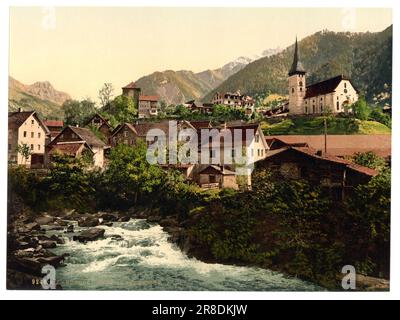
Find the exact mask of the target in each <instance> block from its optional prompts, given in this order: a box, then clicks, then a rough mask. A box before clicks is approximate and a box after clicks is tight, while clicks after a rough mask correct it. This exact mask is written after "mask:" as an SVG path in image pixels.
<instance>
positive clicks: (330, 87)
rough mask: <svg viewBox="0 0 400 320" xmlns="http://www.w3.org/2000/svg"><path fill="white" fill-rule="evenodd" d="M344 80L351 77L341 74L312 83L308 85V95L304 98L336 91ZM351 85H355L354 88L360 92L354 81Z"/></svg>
mask: <svg viewBox="0 0 400 320" xmlns="http://www.w3.org/2000/svg"><path fill="white" fill-rule="evenodd" d="M342 80H348V81H350V79H349V78H347V77H345V76H344V75H342V74H341V75H339V76H336V77H333V78H330V79H327V80H324V81H321V82H317V83H314V84H311V85H309V86H307V88H306V95H305V97H304V98H312V97H315V96H319V95H323V94H328V93H331V92H334V91H335V89H336V88H337V86H338V85H339V84H340V82H341V81H342ZM350 83H351V81H350ZM351 85H352V86H353V88H354V90H356V91H357V92H358V90H357V89H356V88H355V87H354V85H353V83H351Z"/></svg>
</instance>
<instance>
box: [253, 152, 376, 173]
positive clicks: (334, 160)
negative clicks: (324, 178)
mask: <svg viewBox="0 0 400 320" xmlns="http://www.w3.org/2000/svg"><path fill="white" fill-rule="evenodd" d="M285 152H298V153H301V154H303V155H305V156H306V157H310V158H313V159H317V160H320V161H326V162H330V163H333V164H336V165H339V166H343V167H345V168H347V169H350V170H353V171H356V172H359V173H361V174H364V175H367V176H370V177H374V176H376V175H377V174H378V171H376V170H374V169H370V168H368V167H364V166H360V165H358V164H355V163H353V162H351V161H348V160H344V159H341V158H338V157H335V156H333V155H330V154H324V155H318V154H317V153H316V150H315V149H313V148H310V147H291V146H287V147H283V148H280V149H276V150H270V151H268V152H267V154H266V157H265V159H264V160H268V159H271V158H273V157H276V156H277V155H279V154H282V153H285ZM261 161H263V160H261Z"/></svg>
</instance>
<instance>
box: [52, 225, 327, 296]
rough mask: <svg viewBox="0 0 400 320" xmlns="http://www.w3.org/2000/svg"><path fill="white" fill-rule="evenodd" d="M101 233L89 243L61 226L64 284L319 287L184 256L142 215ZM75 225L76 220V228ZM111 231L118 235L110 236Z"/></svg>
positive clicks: (268, 288)
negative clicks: (101, 236) (76, 237)
mask: <svg viewBox="0 0 400 320" xmlns="http://www.w3.org/2000/svg"><path fill="white" fill-rule="evenodd" d="M101 227H102V228H104V229H105V230H106V231H105V238H104V239H100V240H97V241H93V242H88V243H87V244H83V243H79V242H77V241H73V240H72V239H71V238H72V235H70V234H68V235H67V234H64V233H63V232H62V231H52V233H55V234H58V235H62V236H63V237H64V238H65V241H66V242H65V244H64V245H59V246H58V247H57V248H56V249H53V252H55V253H57V254H62V253H69V254H70V256H69V257H67V258H66V261H65V262H66V266H65V267H61V268H58V269H57V271H56V279H57V282H58V283H60V284H61V286H62V288H63V289H66V290H68V289H70V290H71V289H73V290H176V291H178V290H179V291H180V290H188V291H198V290H203V291H206V290H207V291H208V290H213V291H223V290H226V291H316V290H323V289H322V288H321V287H319V286H317V285H315V284H312V283H310V282H306V281H302V280H300V279H297V278H293V277H287V276H285V275H283V274H281V273H278V272H273V271H270V270H266V269H262V268H255V267H242V266H229V265H222V264H211V263H204V262H201V261H199V260H197V259H194V258H189V257H187V256H186V255H185V254H184V253H183V252H182V251H181V250H180V249H179V248H178V247H177V246H176V245H175V244H173V243H171V242H168V241H167V239H168V234H167V233H166V232H164V231H163V229H162V227H161V226H159V225H158V224H149V223H147V222H146V220H143V219H131V220H130V221H128V222H116V223H114V224H113V226H112V227H106V226H101ZM83 229H85V228H79V227H78V226H77V225H76V223H75V231H76V232H79V231H81V230H83ZM113 235H118V236H121V237H122V239H118V237H113Z"/></svg>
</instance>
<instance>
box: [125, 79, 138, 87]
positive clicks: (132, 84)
mask: <svg viewBox="0 0 400 320" xmlns="http://www.w3.org/2000/svg"><path fill="white" fill-rule="evenodd" d="M135 88H138V87H137V86H136V83H135V82H133V81H132V82H131V83H129V84H127V85H126V86H125V87H122V89H135Z"/></svg>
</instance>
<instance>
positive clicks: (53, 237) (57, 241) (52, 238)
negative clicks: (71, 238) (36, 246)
mask: <svg viewBox="0 0 400 320" xmlns="http://www.w3.org/2000/svg"><path fill="white" fill-rule="evenodd" d="M50 239H51V240H53V241H55V242H56V243H57V244H65V240H64V238H62V237H59V236H57V235H55V234H53V235H52V236H51V237H50Z"/></svg>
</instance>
